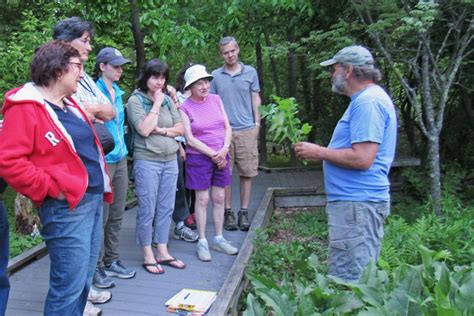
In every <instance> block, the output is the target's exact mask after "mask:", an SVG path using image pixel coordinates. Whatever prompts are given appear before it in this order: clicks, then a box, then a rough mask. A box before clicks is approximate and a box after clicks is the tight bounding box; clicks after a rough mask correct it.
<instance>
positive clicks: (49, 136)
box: [44, 131, 59, 146]
mask: <svg viewBox="0 0 474 316" xmlns="http://www.w3.org/2000/svg"><path fill="white" fill-rule="evenodd" d="M44 137H46V139H47V140H49V142H50V143H51V144H52V145H53V146H56V145H57V144H59V139H57V138H56V136H55V135H54V134H53V132H51V131H49V132H47V133H46V134H45V135H44Z"/></svg>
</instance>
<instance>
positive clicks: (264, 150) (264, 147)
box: [255, 38, 267, 166]
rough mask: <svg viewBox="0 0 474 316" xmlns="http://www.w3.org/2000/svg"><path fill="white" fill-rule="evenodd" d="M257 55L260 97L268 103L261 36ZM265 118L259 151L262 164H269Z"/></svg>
mask: <svg viewBox="0 0 474 316" xmlns="http://www.w3.org/2000/svg"><path fill="white" fill-rule="evenodd" d="M255 56H256V57H257V74H258V78H259V82H260V97H261V98H262V103H263V104H265V103H266V97H265V82H264V81H263V57H262V46H261V44H260V38H258V39H257V42H256V43H255ZM264 121H265V120H264V119H262V120H261V124H262V125H261V126H260V135H259V147H260V148H259V152H260V164H261V165H263V166H265V165H266V164H267V136H266V124H265V122H264Z"/></svg>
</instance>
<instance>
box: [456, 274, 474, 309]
mask: <svg viewBox="0 0 474 316" xmlns="http://www.w3.org/2000/svg"><path fill="white" fill-rule="evenodd" d="M458 283H459V289H458V291H457V292H456V293H455V295H454V304H455V305H456V306H457V307H458V308H459V309H460V310H462V311H464V312H465V313H466V314H467V315H473V314H474V304H473V302H474V270H472V268H471V270H469V271H467V272H466V273H464V274H463V276H462V278H461V279H460V280H459V282H458Z"/></svg>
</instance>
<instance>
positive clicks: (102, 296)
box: [87, 287, 112, 304]
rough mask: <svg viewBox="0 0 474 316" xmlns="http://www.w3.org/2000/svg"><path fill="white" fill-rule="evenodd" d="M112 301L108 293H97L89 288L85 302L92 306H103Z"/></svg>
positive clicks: (110, 294)
mask: <svg viewBox="0 0 474 316" xmlns="http://www.w3.org/2000/svg"><path fill="white" fill-rule="evenodd" d="M111 299H112V293H110V291H97V290H95V289H93V288H92V287H91V289H90V290H89V295H88V296H87V300H88V301H89V302H91V303H92V304H105V303H107V302H109V301H110V300H111Z"/></svg>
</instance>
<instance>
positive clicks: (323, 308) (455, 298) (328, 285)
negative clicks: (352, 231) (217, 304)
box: [244, 245, 474, 316]
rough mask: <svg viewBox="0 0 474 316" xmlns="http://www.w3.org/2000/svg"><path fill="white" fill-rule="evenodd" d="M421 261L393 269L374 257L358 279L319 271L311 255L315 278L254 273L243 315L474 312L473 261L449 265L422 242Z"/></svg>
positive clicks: (438, 313)
mask: <svg viewBox="0 0 474 316" xmlns="http://www.w3.org/2000/svg"><path fill="white" fill-rule="evenodd" d="M418 252H419V253H420V256H421V258H422V262H421V264H419V265H409V264H402V265H400V266H399V267H398V268H397V269H396V271H394V272H393V273H392V274H388V273H387V272H385V271H383V270H379V269H377V268H376V266H375V264H374V263H373V262H371V263H370V264H369V265H368V266H367V267H366V268H365V270H364V271H363V273H362V275H361V277H360V279H359V281H358V282H357V283H347V282H344V281H342V280H339V279H337V278H332V277H326V276H325V275H323V274H321V273H318V266H319V264H318V261H317V260H315V259H314V258H311V259H312V260H308V265H309V266H310V267H311V268H313V270H314V271H313V274H315V277H314V279H315V280H316V281H315V282H308V281H305V280H300V279H297V280H295V281H294V282H292V283H291V282H289V281H288V280H287V279H283V280H282V281H281V282H280V283H275V282H273V281H271V280H270V279H269V278H266V277H263V276H261V275H258V274H255V273H249V274H248V278H249V279H250V281H251V284H252V286H253V287H254V292H255V294H254V295H255V296H256V297H257V299H258V300H256V299H255V297H254V295H253V294H250V295H251V297H250V295H249V297H250V298H249V299H248V300H247V302H248V303H252V305H249V307H248V309H247V310H246V311H245V312H244V315H257V314H256V313H255V311H257V310H258V312H259V314H258V315H264V314H265V312H264V311H266V312H269V311H271V312H272V313H273V314H274V315H285V316H290V315H334V314H339V313H350V314H357V315H364V316H368V315H470V314H472V313H473V312H474V305H472V300H473V299H474V266H473V265H471V266H464V267H456V268H455V269H449V268H448V266H447V265H446V264H445V262H443V261H442V260H443V259H444V258H445V257H446V252H444V251H440V252H436V251H433V250H430V249H428V248H426V247H424V246H421V245H419V246H418Z"/></svg>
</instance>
